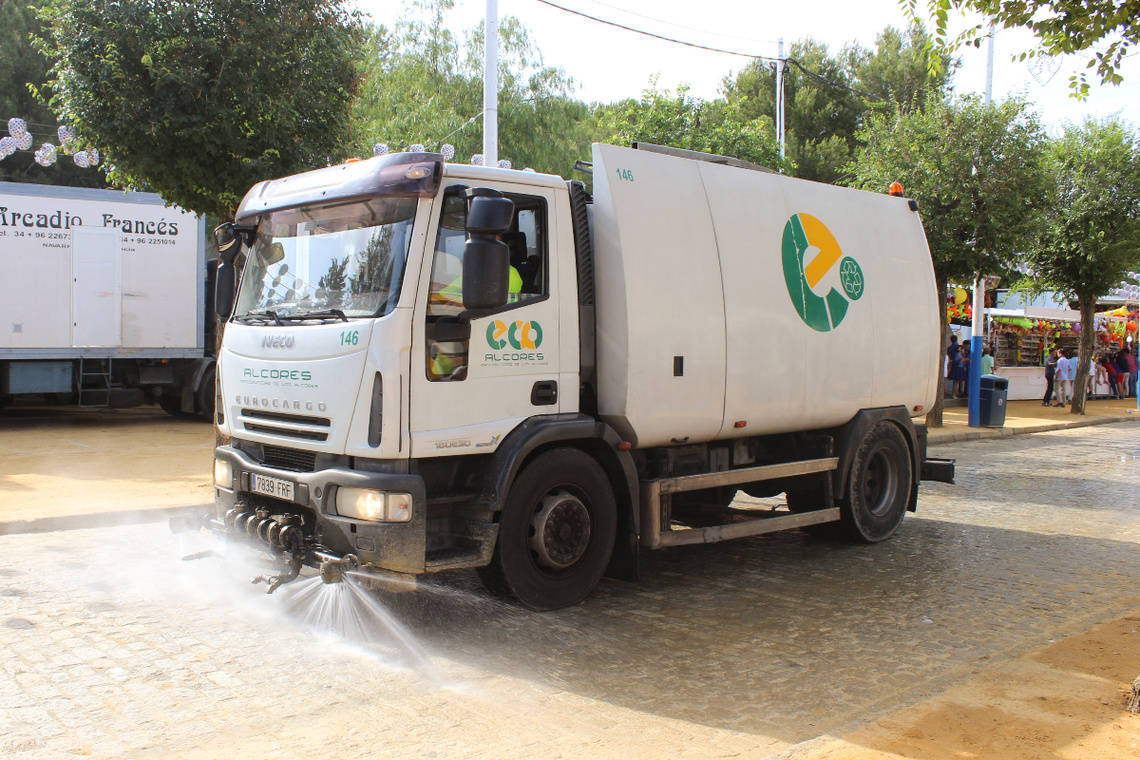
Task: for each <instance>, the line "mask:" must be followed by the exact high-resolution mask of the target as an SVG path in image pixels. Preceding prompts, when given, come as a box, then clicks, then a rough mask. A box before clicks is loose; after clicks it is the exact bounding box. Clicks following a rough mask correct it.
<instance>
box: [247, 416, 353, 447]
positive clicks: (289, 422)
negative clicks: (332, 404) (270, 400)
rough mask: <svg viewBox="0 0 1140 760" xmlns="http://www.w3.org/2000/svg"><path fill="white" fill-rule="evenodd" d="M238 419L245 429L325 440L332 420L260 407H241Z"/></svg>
mask: <svg viewBox="0 0 1140 760" xmlns="http://www.w3.org/2000/svg"><path fill="white" fill-rule="evenodd" d="M239 420H240V422H241V423H242V426H243V427H244V428H245V429H246V430H251V431H253V432H256V433H265V434H267V435H277V436H281V437H283V438H298V439H300V440H303V441H327V440H328V438H329V428H330V427H332V420H330V419H329V418H328V417H309V416H307V415H304V414H284V413H282V412H268V411H265V410H262V409H242V410H241V413H240V416H239Z"/></svg>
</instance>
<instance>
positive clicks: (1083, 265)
mask: <svg viewBox="0 0 1140 760" xmlns="http://www.w3.org/2000/svg"><path fill="white" fill-rule="evenodd" d="M1048 166H1049V170H1050V172H1051V174H1052V175H1053V176H1054V177H1055V179H1056V186H1055V189H1054V194H1053V196H1052V198H1051V199H1050V203H1049V206H1048V209H1049V210H1048V213H1047V215H1046V225H1045V233H1044V235H1043V236H1042V240H1041V244H1040V246H1038V247H1037V248H1036V249H1034V251H1033V252H1032V253H1031V254H1030V256H1029V264H1030V270H1031V271H1032V272H1033V274H1034V277H1035V279H1036V281H1037V283H1038V286H1039V287H1047V288H1049V289H1052V290H1056V291H1058V292H1061V293H1064V294H1067V295H1069V296H1071V297H1073V298H1075V299H1076V301H1077V304H1078V308H1079V309H1080V312H1081V346H1080V359H1079V361H1078V364H1077V379H1076V387H1075V388H1074V389H1073V403H1072V412H1073V414H1084V412H1085V390H1086V386H1087V383H1086V382H1085V380H1086V378H1087V376H1088V370H1089V360H1090V359H1091V358H1092V351H1093V340H1094V335H1093V315H1094V314H1095V313H1096V304H1097V301H1098V300H1099V299H1100V298H1101V297H1102V296H1104V295H1107V294H1108V292H1109V291H1111V290H1112V289H1113V288H1114V287H1116V286H1117V285H1118V284H1119V282H1120V280H1121V279H1122V278H1123V277H1124V275H1125V273H1126V272H1128V271H1129V270H1130V269H1131V268H1132V267H1133V266H1134V264H1135V261H1136V252H1137V250H1140V143H1138V141H1137V137H1136V135H1135V134H1133V133H1132V132H1131V131H1129V129H1128V128H1126V127H1125V126H1124V125H1123V124H1122V123H1121V122H1120V121H1119V120H1117V119H1115V118H1110V119H1107V120H1105V121H1103V122H1098V121H1094V120H1091V119H1090V120H1088V121H1086V122H1085V123H1084V125H1082V126H1080V127H1077V126H1069V127H1067V128H1066V129H1065V134H1064V136H1062V137H1061V138H1059V139H1058V140H1056V141H1055V142H1054V143H1053V144H1052V145H1051V146H1050V149H1049V152H1048Z"/></svg>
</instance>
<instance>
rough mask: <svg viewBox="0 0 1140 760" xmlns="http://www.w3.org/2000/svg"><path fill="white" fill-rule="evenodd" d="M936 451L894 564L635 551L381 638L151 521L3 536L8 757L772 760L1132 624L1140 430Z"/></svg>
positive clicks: (794, 554)
mask: <svg viewBox="0 0 1140 760" xmlns="http://www.w3.org/2000/svg"><path fill="white" fill-rule="evenodd" d="M938 453H939V455H940V456H953V457H956V458H957V459H958V463H959V465H958V473H959V478H958V485H956V486H947V485H942V484H925V485H924V492H923V495H922V497H921V500H920V506H919V512H918V514H917V516H910V517H908V519H907V521H906V523H905V524H904V527H903V529H902V531H901V532H900V534H899V535H897V536H896V537H895V538H894V539H892V540H891V541H888V542H886V543H884V544H880V545H877V546H872V547H859V546H849V545H844V544H837V543H831V542H828V541H825V540H822V539H817V538H814V537H812V536H809V535H807V534H804V533H800V532H791V533H786V534H778V535H772V536H762V537H757V538H754V539H748V540H744V541H739V542H735V543H728V544H721V545H719V546H698V547H683V548H678V549H672V550H667V551H665V552H657V553H652V554H649V555H647V556H646V557H645V562H644V566H645V580H644V581H642V582H640V583H637V584H628V583H621V582H616V581H607V582H605V583H603V585H602V587H601V588H600V589H599V590H598V592H597V593H596V594H595V595H593V596H592V597H591V598H590V599H588V600H587V601H586V603H585V604H583V605H581V606H579V607H576V608H573V609H569V610H562V611H559V612H555V613H548V614H543V615H535V614H531V613H527V612H523V611H520V610H518V609H516V608H513V607H510V606H507V605H504V604H501V603H499V602H496V601H494V600H492V599H489V598H488V597H486V596H485V595H484V594H483V592H482V591H481V589H480V587H479V586H478V583H477V582H476V581H475V580H474V579H473V577H472V576H471V575H468V574H462V573H457V574H455V575H452V576H449V577H446V578H441V579H439V582H438V583H436V584H433V585H432V586H431V587H430V588H428V589H425V590H423V591H420V592H417V593H416V594H411V595H403V596H398V597H391V598H388V599H387V600H386V602H387V611H386V612H384V614H386V615H387V614H390V615H391V620H390V621H385V620H384V619H381V618H373V617H371V614H372V613H371V611H370V610H368V609H366V608H365V607H364V606H363V605H362V603H360V601H359V600H358V599H356V598H355V597H354V596H353V595H352V590H351V589H350V588H347V587H344V586H321V585H320V584H319V582H318V583H317V584H316V585H313V583H312V582H311V581H303V582H301V583H299V584H295V585H294V587H293V588H292V589H291V593H289V594H286V593H282V592H278V594H275V595H274V596H272V597H265V596H264V595H260V594H258V593H256V592H255V591H254V590H253V589H252V587H249V586H247V585H245V584H244V581H243V580H242V578H246V577H248V576H249V575H250V573H249V572H247V571H245V570H243V568H242V567H241V566H240V565H239V564H238V563H237V562H236V561H223V560H216V559H215V560H202V561H199V562H194V563H182V562H180V561H179V557H181V556H182V555H184V554H187V553H189V552H191V551H195V550H197V549H199V548H201V545H200V544H199V543H198V542H199V541H201V539H197V538H194V539H189V538H187V537H175V536H170V535H169V534H167V533H166V532H165V528H164V527H163V526H161V525H158V524H143V525H135V526H129V527H126V528H99V529H83V530H68V531H56V532H50V533H37V534H25V535H8V536H2V537H0V756H4V757H14V758H41V757H43V758H54V757H71V756H74V755H86V756H92V757H99V758H119V757H131V758H134V757H139V758H150V757H154V758H159V757H162V758H166V757H173V756H177V757H189V758H196V757H219V758H221V757H224V758H271V757H281V758H297V757H302V756H305V755H317V754H319V755H321V756H328V757H332V756H341V757H358V756H364V755H365V754H367V755H368V756H375V757H393V758H396V757H399V758H433V759H438V760H450V759H452V758H524V757H525V758H530V757H547V758H609V757H613V758H619V757H620V758H660V757H664V756H675V757H694V758H720V757H750V758H751V757H765V756H767V755H770V754H774V753H779V752H782V751H785V750H788V749H789V748H792V747H794V745H795V744H796V743H798V742H803V741H805V740H809V739H811V738H813V737H816V736H818V735H821V734H824V733H831V734H836V733H841V732H842V731H843V730H844V727H848V726H851V725H854V724H855V723H857V722H859V721H865V720H867V719H869V718H871V717H873V716H875V715H878V714H880V713H882V712H883V711H885V710H889V709H891V708H893V707H896V706H899V705H902V704H907V703H911V702H913V701H915V700H918V699H920V698H922V697H925V696H928V695H930V694H933V693H936V692H938V691H941V690H942V689H944V688H945V687H946V686H948V685H950V684H952V683H956V682H959V681H961V680H963V679H965V678H968V677H969V676H970V675H971V674H973V673H975V672H977V671H978V670H979V669H981V668H983V667H986V666H988V665H990V664H992V663H995V662H1002V661H1005V660H1008V659H1009V658H1011V657H1014V656H1016V655H1018V654H1022V653H1025V652H1029V651H1034V650H1036V649H1039V648H1041V647H1043V646H1045V645H1046V644H1048V643H1049V642H1050V641H1055V640H1058V639H1060V638H1063V637H1065V636H1068V635H1072V634H1075V633H1079V632H1082V631H1085V630H1088V629H1089V628H1091V627H1092V626H1093V625H1094V624H1096V623H1098V622H1101V621H1104V620H1108V619H1111V618H1114V617H1116V616H1118V615H1120V614H1123V613H1124V612H1126V611H1128V610H1130V609H1134V608H1136V607H1137V606H1140V593H1138V592H1137V587H1136V583H1135V578H1136V577H1137V575H1138V574H1140V551H1137V544H1138V543H1140V497H1138V496H1137V494H1140V465H1138V462H1137V460H1138V459H1140V426H1136V425H1131V424H1129V425H1106V426H1099V427H1095V428H1085V429H1077V430H1065V431H1058V432H1055V433H1043V434H1039V435H1035V436H1030V437H1023V438H1012V439H995V440H989V441H977V442H970V443H962V444H952V445H948V446H942V447H939V449H938ZM283 591H285V590H284V589H283ZM361 621H365V622H366V623H367V628H368V630H369V631H370V633H369V634H367V635H366V636H363V637H358V638H363V639H364V640H362V641H358V642H357V643H352V642H351V641H346V640H345V638H343V637H336V636H329V635H328V634H326V633H323V632H322V629H323V628H326V627H328V626H329V625H332V627H335V628H340V629H346V628H347V629H351V628H352V627H353V626H354V625H356V624H359V623H361Z"/></svg>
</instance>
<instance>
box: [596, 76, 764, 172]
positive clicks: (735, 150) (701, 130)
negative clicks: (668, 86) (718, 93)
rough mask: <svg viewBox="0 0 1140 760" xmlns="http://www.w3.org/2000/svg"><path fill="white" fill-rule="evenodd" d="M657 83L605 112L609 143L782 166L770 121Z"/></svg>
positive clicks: (684, 88)
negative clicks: (662, 147)
mask: <svg viewBox="0 0 1140 760" xmlns="http://www.w3.org/2000/svg"><path fill="white" fill-rule="evenodd" d="M656 84H657V78H656V77H653V78H651V79H650V80H649V88H648V89H646V90H645V91H644V92H643V93H642V96H641V100H633V99H630V100H625V101H622V102H620V103H617V104H614V105H613V106H610V107H608V108H606V109H604V112H603V113H602V115H601V118H600V125H601V130H602V133H603V134H604V135H606V136H607V140H608V141H611V142H614V143H616V144H619V145H623V144H624V145H628V144H630V143H632V142H635V141H637V142H648V143H655V144H658V145H668V146H671V147H674V148H684V149H686V150H696V151H701V152H702V153H716V154H719V155H728V156H732V157H734V158H739V159H741V160H743V161H751V162H752V163H756V164H760V165H762V166H767V167H770V168H776V167H780V166H783V165H784V162H782V161H781V160H780V149H779V146H778V145H777V144H776V141H775V139H774V138H773V137H772V133H773V129H772V122H771V120H766V119H764V118H763V117H759V118H753V119H749V118H747V117H745V116H744V114H743V112H742V110H741V109H740V108H739V107H738V106H736V105H733V104H729V103H726V102H725V101H723V100H719V99H718V100H714V101H704V100H701V99H700V98H694V97H691V96H690V95H689V88H688V87H687V86H686V85H681V86H680V87H678V88H677V93H676V94H675V95H674V94H673V93H672V92H670V91H669V90H658V89H656Z"/></svg>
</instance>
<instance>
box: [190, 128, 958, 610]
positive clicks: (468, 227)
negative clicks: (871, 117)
mask: <svg viewBox="0 0 1140 760" xmlns="http://www.w3.org/2000/svg"><path fill="white" fill-rule="evenodd" d="M917 208H918V207H917V204H916V203H914V202H913V201H908V200H907V199H905V198H901V197H891V196H888V195H878V194H874V193H869V192H862V191H857V190H851V189H847V188H842V187H835V186H830V185H823V184H819V183H815V182H808V181H803V180H797V179H792V178H788V177H785V176H781V175H778V174H775V173H772V172H770V171H767V170H764V169H762V168H761V167H756V166H753V165H749V164H744V163H743V162H740V161H736V160H734V159H729V158H725V157H720V156H710V155H705V154H698V153H690V152H687V151H677V150H673V149H668V148H662V147H659V146H649V145H644V144H642V145H635V146H634V147H633V148H621V147H615V146H610V145H595V146H594V147H593V197H592V198H591V197H590V196H589V195H588V194H587V192H586V189H585V186H584V185H583V184H582V183H581V182H577V181H570V182H567V181H564V180H563V179H560V178H559V177H556V176H552V175H545V174H537V173H534V172H527V171H513V170H508V169H499V168H489V167H481V166H467V165H459V164H455V163H449V162H446V161H445V160H444V158H443V156H442V155H440V154H435V153H401V154H393V155H387V156H380V157H376V158H372V159H369V160H365V161H356V162H350V163H346V164H344V165H341V166H334V167H329V168H326V169H319V170H316V171H311V172H307V173H304V174H300V175H296V176H292V177H286V178H284V179H278V180H273V181H266V182H262V183H260V184H258V185H256V186H255V187H254V188H253V189H252V190H250V191H249V193H248V194H247V195H246V196H245V199H244V200H243V201H242V203H241V206H240V208H239V210H238V212H237V216H236V220H235V222H234V223H233V224H232V225H228V226H227V225H223V227H221V228H219V230H218V236H219V242H220V245H221V247H222V248H223V249H225V252H224V253H223V264H222V265H221V266H220V267H219V272H218V304H219V308H220V309H221V310H222V311H223V312H225V313H227V314H229V312H230V310H231V308H232V314H229V317H230V321H229V323H228V324H227V325H226V328H225V334H224V339H223V344H222V350H221V353H220V356H219V360H218V361H219V369H218V393H219V402H218V405H217V409H216V415H217V417H216V421H217V424H218V427H219V429H220V430H221V431H222V432H223V433H224V434H225V435H227V436H230V437H231V442H230V443H229V445H226V446H221V447H219V448H217V450H216V453H215V456H216V459H215V463H214V482H215V486H216V512H215V513H214V514H212V515H205V516H201V517H200V519H199V520H198V521H197V522H195V523H193V525H199V526H202V527H205V528H206V529H207V530H210V531H215V532H218V533H222V534H225V535H228V536H235V537H240V538H242V539H243V540H247V541H250V542H253V543H254V544H255V545H257V546H259V547H261V548H263V549H265V550H266V551H269V552H271V553H273V554H274V556H276V557H277V559H278V561H279V563H280V571H279V574H278V575H276V576H274V577H272V578H269V579H267V580H268V581H269V584H270V590H272V589H273V588H276V587H277V586H278V585H280V584H281V583H283V582H286V581H289V580H291V579H293V578H295V577H296V576H297V575H298V573H299V572H300V571H301V569H302V567H303V566H309V567H312V568H317V569H319V570H320V571H321V575H322V577H323V578H324V579H325V580H326V581H329V582H334V581H337V580H339V579H341V578H342V577H343V574H344V573H345V572H347V571H354V572H355V573H359V574H361V575H362V576H363V577H367V578H369V579H372V580H373V581H374V582H375V583H377V584H380V585H385V584H392V583H395V582H397V581H407V582H409V583H411V584H414V582H415V579H416V577H417V576H419V575H420V574H423V573H431V572H437V571H442V570H450V569H455V568H476V569H477V570H478V572H479V574H480V576H481V577H482V579H483V581H484V583H485V584H486V585H487V586H488V587H489V588H491V589H493V590H496V591H499V592H503V593H506V594H508V595H511V596H513V597H515V598H517V599H518V600H519V601H520V602H521V603H522V604H524V605H526V606H529V607H531V608H535V609H553V608H558V607H563V606H566V605H571V604H575V603H577V602H579V601H581V600H582V599H583V598H585V597H586V595H588V594H589V593H590V591H591V589H593V588H594V587H595V586H596V584H597V583H598V582H599V580H600V579H601V578H602V577H603V576H604V575H609V576H612V577H617V578H622V579H635V578H636V577H637V572H638V556H639V552H640V551H643V550H650V549H664V548H667V547H671V546H677V545H681V544H693V543H711V542H716V541H721V540H724V539H729V538H734V537H741V536H753V535H757V534H760V533H766V532H769V531H774V530H780V529H786V528H799V527H807V526H820V525H825V524H831V523H834V524H835V525H834V526H833V527H836V528H840V529H842V530H843V531H845V532H846V533H847V534H849V535H850V536H851V537H853V538H854V539H856V540H859V541H865V542H875V541H881V540H883V539H886V538H888V537H889V536H890V535H891V534H893V533H894V532H895V531H896V529H898V527H899V525H900V523H901V522H902V520H903V516H904V514H905V512H906V511H907V510H908V509H909V510H913V509H914V508H915V505H916V500H917V495H918V484H919V480H920V479H923V478H927V479H938V480H945V481H952V477H953V463H952V462H950V461H947V460H931V459H928V458H927V456H926V428H925V426H924V425H921V424H915V423H914V422H913V421H912V418H914V417H916V416H919V415H921V414H923V413H924V412H926V411H927V409H928V408H929V407H930V405H931V404H932V403H933V401H934V398H935V393H936V392H937V390H938V385H939V367H940V356H939V350H938V346H939V341H938V335H939V332H938V331H939V324H938V310H937V307H936V304H937V298H938V294H937V293H936V289H935V281H934V274H933V270H932V266H931V261H930V254H929V251H928V248H927V244H926V238H925V235H924V233H923V229H922V223H921V221H920V219H919V215H918V213H917ZM239 250H244V256H245V262H244V268H243V272H242V275H241V278H240V283H239V284H236V285H235V284H234V281H233V278H234V266H233V263H234V261H235V257H236V256H238V255H241V254H239ZM235 291H236V292H235ZM738 490H743V491H744V492H745V493H747V494H750V495H753V496H757V497H767V496H776V495H779V494H781V493H782V494H786V499H785V500H783V501H780V502H779V504H780V506H779V508H774V509H764V510H751V509H748V508H745V507H741V506H739V505H738V506H736V507H734V506H733V497H734V495H735V494H736V493H737V491H738ZM784 502H786V504H785V503H784ZM189 525H191V523H190V522H189V521H185V520H183V521H180V522H179V523H178V525H177V526H175V527H178V528H185V527H188V526H189Z"/></svg>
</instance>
